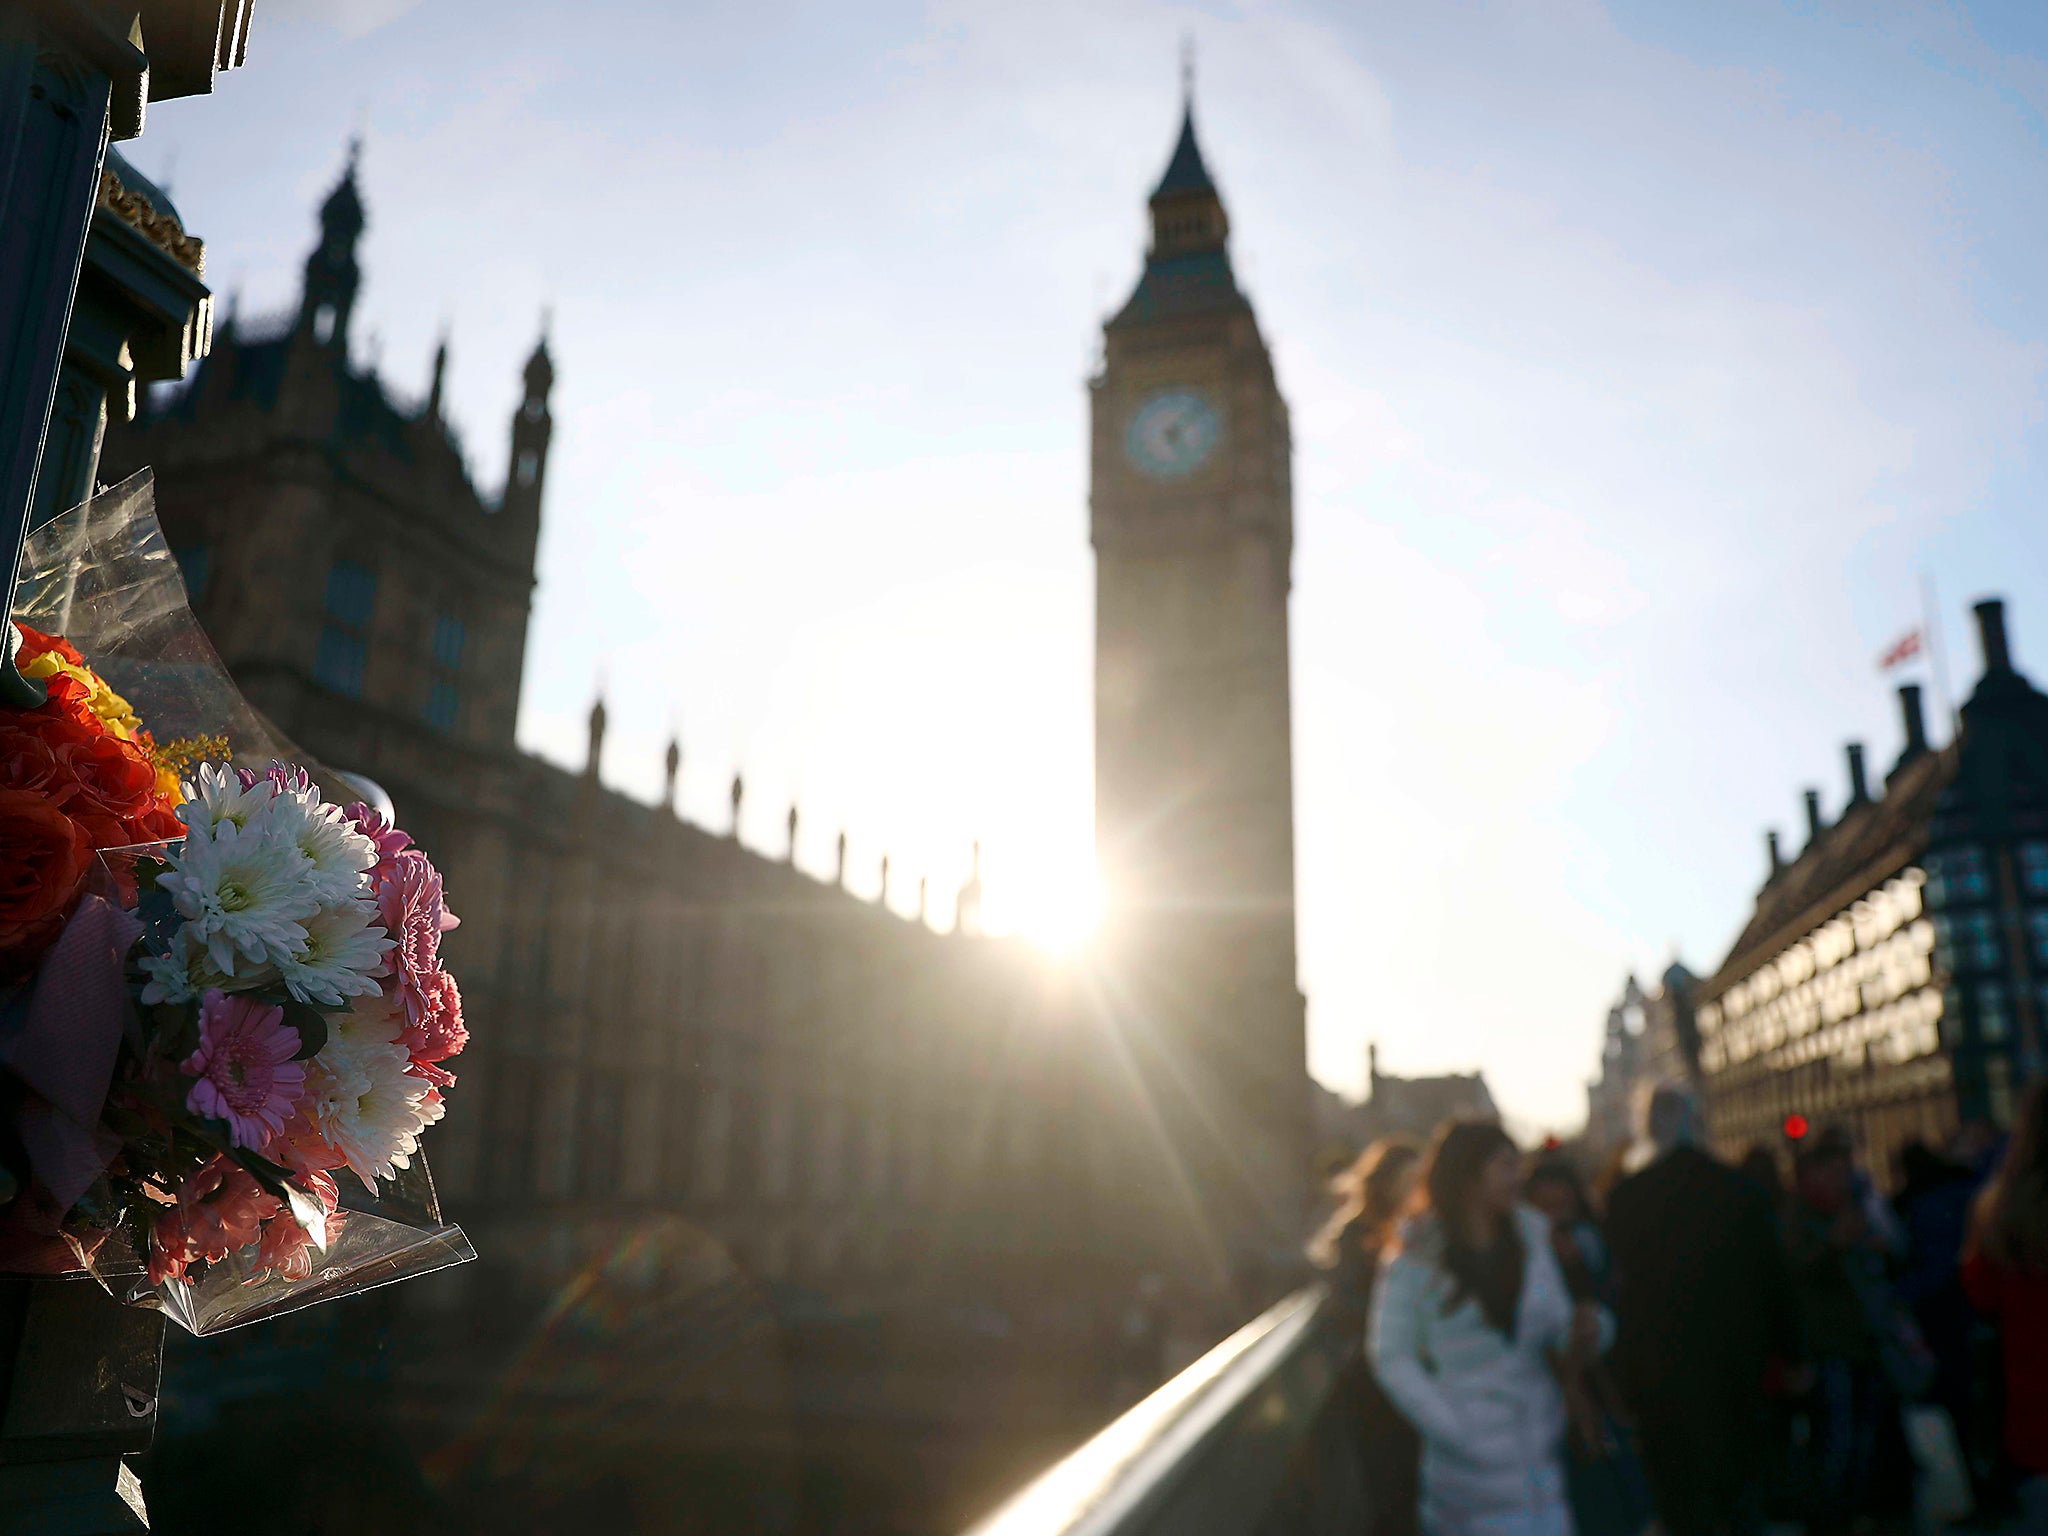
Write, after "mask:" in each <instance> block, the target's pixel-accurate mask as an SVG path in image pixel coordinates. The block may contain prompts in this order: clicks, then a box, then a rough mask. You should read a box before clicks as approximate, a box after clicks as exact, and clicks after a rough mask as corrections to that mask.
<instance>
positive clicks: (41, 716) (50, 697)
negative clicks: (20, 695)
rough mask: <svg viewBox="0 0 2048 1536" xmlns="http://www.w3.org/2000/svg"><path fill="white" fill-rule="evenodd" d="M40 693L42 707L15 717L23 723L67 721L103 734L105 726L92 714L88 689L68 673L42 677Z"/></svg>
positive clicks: (90, 693) (90, 695)
mask: <svg viewBox="0 0 2048 1536" xmlns="http://www.w3.org/2000/svg"><path fill="white" fill-rule="evenodd" d="M43 690H44V701H43V703H42V705H41V706H40V707H39V708H36V709H32V710H30V711H29V712H28V713H27V714H25V715H21V716H18V717H17V718H18V719H20V720H21V721H22V722H23V723H33V722H37V721H40V720H45V719H51V718H55V719H62V720H68V721H70V722H71V723H72V724H74V725H82V726H84V727H85V728H86V729H87V730H90V731H94V732H98V733H101V734H104V733H105V731H106V729H107V728H106V726H105V725H103V724H101V722H100V717H99V716H98V715H96V714H94V713H93V712H92V690H91V689H90V688H88V687H86V686H85V684H83V683H81V682H80V681H79V680H78V679H77V678H75V677H73V676H72V675H71V674H70V673H69V672H58V673H54V674H52V675H51V676H49V677H46V678H44V679H43Z"/></svg>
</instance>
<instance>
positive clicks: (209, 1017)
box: [182, 988, 306, 1149]
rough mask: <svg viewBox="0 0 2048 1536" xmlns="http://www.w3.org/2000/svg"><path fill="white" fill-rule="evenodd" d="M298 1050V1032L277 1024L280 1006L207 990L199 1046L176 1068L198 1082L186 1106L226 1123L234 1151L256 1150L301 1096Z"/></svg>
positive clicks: (202, 1003)
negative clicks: (296, 1059)
mask: <svg viewBox="0 0 2048 1536" xmlns="http://www.w3.org/2000/svg"><path fill="white" fill-rule="evenodd" d="M298 1050H299V1032H298V1031H297V1030H296V1029H293V1028H292V1027H291V1026H290V1025H288V1024H286V1023H285V1022H284V1009H282V1008H280V1007H278V1006H276V1005H275V1004H271V1005H267V1006H266V1005H265V1004H263V1003H260V1002H258V1001H256V1000H255V999H254V998H251V997H248V996H245V995H242V994H236V995H234V996H229V995H228V994H226V993H223V992H222V991H220V990H219V989H218V988H215V989H213V990H211V991H209V992H207V994H206V996H205V997H204V998H202V999H201V1000H200V1003H199V1049H198V1050H196V1051H194V1052H193V1053H192V1054H191V1055H190V1056H187V1057H186V1058H185V1060H184V1062H183V1063H182V1066H183V1069H184V1070H185V1071H186V1072H187V1073H188V1074H190V1075H191V1076H193V1077H196V1078H198V1081H197V1082H195V1083H194V1084H193V1085H192V1090H191V1092H190V1093H188V1094H187V1095H186V1096H185V1107H186V1108H187V1109H189V1110H191V1111H192V1112H193V1113H194V1114H195V1115H211V1116H215V1117H217V1118H219V1119H222V1120H225V1121H227V1123H228V1134H229V1136H230V1137H231V1138H232V1139H233V1141H234V1144H235V1145H236V1146H238V1147H249V1148H252V1149H260V1148H261V1147H263V1146H264V1144H265V1143H267V1142H268V1141H269V1140H270V1139H271V1137H273V1136H274V1135H276V1134H277V1133H278V1132H279V1131H281V1130H283V1129H284V1122H285V1117H286V1116H287V1115H289V1114H290V1113H291V1112H292V1109H293V1107H294V1106H295V1105H296V1104H297V1103H298V1101H299V1096H300V1095H301V1094H302V1093H303V1092H304V1091H305V1087H306V1068H305V1064H304V1063H303V1062H297V1061H293V1060H292V1057H293V1056H295V1055H297V1054H298Z"/></svg>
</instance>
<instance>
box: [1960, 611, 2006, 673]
mask: <svg viewBox="0 0 2048 1536" xmlns="http://www.w3.org/2000/svg"><path fill="white" fill-rule="evenodd" d="M1970 611H1971V612H1972V613H1974V614H1976V615H1977V646H1978V648H1979V649H1980V650H1982V651H1983V653H1984V670H1985V672H1986V673H1987V674H1988V673H1992V672H2010V671H2011V670H2012V654H2011V652H2009V651H2008V650H2007V649H2006V645H2005V603H2004V601H2003V599H2000V598H1996V597H1987V598H1985V599H1984V601H1983V602H1981V603H1976V604H1973V605H1972V606H1971V609H1970Z"/></svg>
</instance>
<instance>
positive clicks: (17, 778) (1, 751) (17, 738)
mask: <svg viewBox="0 0 2048 1536" xmlns="http://www.w3.org/2000/svg"><path fill="white" fill-rule="evenodd" d="M30 718H33V717H31V716H19V715H17V716H12V717H8V718H6V719H4V720H0V789H32V790H34V791H36V792H37V793H38V794H41V795H47V796H48V797H49V798H50V799H51V800H53V801H55V802H56V803H57V804H58V805H60V806H61V805H62V804H63V803H64V801H65V800H67V799H69V798H70V797H71V796H72V795H74V794H76V793H77V786H76V785H75V784H73V783H72V781H71V775H70V774H69V773H67V772H66V771H65V769H64V765H63V764H62V763H60V762H58V761H57V753H56V750H55V748H53V747H52V746H51V745H50V743H49V742H48V741H47V740H46V739H45V738H44V736H43V734H42V733H41V732H40V731H33V730H29V729H26V728H25V727H24V726H23V725H21V724H19V723H18V722H19V721H21V720H24V719H30Z"/></svg>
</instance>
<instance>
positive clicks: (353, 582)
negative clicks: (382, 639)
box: [327, 560, 377, 629]
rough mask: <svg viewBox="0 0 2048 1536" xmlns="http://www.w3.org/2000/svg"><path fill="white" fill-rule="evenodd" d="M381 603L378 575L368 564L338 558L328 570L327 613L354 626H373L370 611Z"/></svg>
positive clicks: (350, 626)
mask: <svg viewBox="0 0 2048 1536" xmlns="http://www.w3.org/2000/svg"><path fill="white" fill-rule="evenodd" d="M376 606H377V578H376V576H375V575H374V574H373V573H372V572H371V571H370V569H369V567H368V566H362V565H358V564H356V563H355V561H353V560H337V561H335V562H334V565H333V567H332V568H331V569H330V570H329V571H328V572H327V613H328V616H329V617H330V618H334V619H339V620H340V621H341V622H342V623H343V624H346V625H347V626H348V627H349V628H350V629H364V628H367V627H368V626H369V622H370V610H371V609H373V608H375V607H376Z"/></svg>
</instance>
